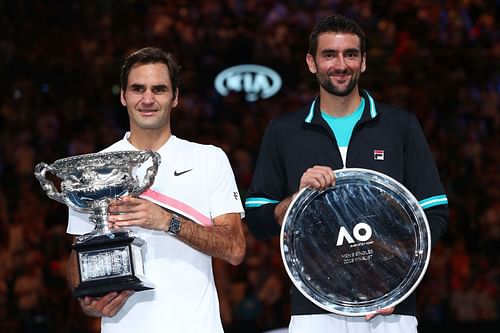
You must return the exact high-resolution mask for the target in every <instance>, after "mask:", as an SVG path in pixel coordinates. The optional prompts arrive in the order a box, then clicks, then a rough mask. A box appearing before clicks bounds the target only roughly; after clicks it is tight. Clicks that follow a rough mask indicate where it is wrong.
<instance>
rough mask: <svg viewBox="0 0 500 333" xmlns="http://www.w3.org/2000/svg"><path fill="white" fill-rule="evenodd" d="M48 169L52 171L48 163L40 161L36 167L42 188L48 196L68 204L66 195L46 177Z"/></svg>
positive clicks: (36, 175)
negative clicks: (65, 198)
mask: <svg viewBox="0 0 500 333" xmlns="http://www.w3.org/2000/svg"><path fill="white" fill-rule="evenodd" d="M47 170H49V171H50V166H49V165H48V164H47V163H44V162H41V163H38V164H37V165H36V167H35V177H36V179H37V180H38V182H40V185H41V186H42V189H43V190H44V191H45V193H47V196H48V197H49V198H51V199H53V200H57V201H59V202H60V203H63V204H66V201H65V200H64V196H63V195H62V194H61V193H60V192H58V191H57V188H56V187H55V185H54V183H53V182H52V181H50V180H48V179H47V178H45V173H46V172H47Z"/></svg>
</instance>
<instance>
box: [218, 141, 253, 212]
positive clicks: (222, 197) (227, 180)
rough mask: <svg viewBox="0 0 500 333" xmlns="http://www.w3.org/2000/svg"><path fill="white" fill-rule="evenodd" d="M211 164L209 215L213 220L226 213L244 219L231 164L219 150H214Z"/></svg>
mask: <svg viewBox="0 0 500 333" xmlns="http://www.w3.org/2000/svg"><path fill="white" fill-rule="evenodd" d="M213 158H214V163H213V165H212V166H213V169H212V173H213V177H211V179H210V215H211V218H212V219H213V218H215V217H217V216H219V215H223V214H228V213H240V215H241V218H244V217H245V211H244V209H243V205H242V204H241V198H240V194H239V191H238V187H237V185H236V181H235V178H234V174H233V169H232V168H231V164H230V163H229V160H228V158H227V156H226V154H225V153H224V151H223V150H222V149H220V148H218V149H217V150H216V154H215V156H213Z"/></svg>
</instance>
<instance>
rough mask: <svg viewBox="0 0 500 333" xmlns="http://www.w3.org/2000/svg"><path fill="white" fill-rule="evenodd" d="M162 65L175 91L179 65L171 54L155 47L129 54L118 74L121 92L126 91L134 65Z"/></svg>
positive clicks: (177, 82)
mask: <svg viewBox="0 0 500 333" xmlns="http://www.w3.org/2000/svg"><path fill="white" fill-rule="evenodd" d="M156 63H163V64H165V65H166V66H167V68H168V73H169V75H170V81H172V89H173V92H174V94H175V91H176V90H177V88H178V85H179V71H180V68H179V65H178V64H177V60H176V59H175V57H174V56H173V54H171V53H169V52H165V51H163V50H162V49H159V48H156V47H145V48H143V49H140V50H137V51H135V52H133V53H131V54H130V55H129V56H127V58H125V62H124V63H123V66H122V70H121V73H120V84H121V88H122V90H123V91H125V90H127V84H128V76H129V74H130V70H131V69H132V67H133V66H134V65H135V64H156Z"/></svg>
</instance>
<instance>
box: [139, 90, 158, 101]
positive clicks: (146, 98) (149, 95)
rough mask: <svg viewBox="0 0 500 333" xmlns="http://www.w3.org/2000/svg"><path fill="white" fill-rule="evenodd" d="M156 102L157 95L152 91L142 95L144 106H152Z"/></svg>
mask: <svg viewBox="0 0 500 333" xmlns="http://www.w3.org/2000/svg"><path fill="white" fill-rule="evenodd" d="M154 101H155V95H154V94H153V92H152V91H151V90H146V91H145V92H144V94H143V95H142V102H143V103H144V104H152V103H154Z"/></svg>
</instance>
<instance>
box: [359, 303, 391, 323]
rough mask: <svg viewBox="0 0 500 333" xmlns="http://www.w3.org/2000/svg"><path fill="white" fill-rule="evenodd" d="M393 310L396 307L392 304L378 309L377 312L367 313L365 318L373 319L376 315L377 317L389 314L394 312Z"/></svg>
mask: <svg viewBox="0 0 500 333" xmlns="http://www.w3.org/2000/svg"><path fill="white" fill-rule="evenodd" d="M393 312H394V307H393V306H391V307H390V308H385V309H379V310H377V311H376V313H370V314H367V315H366V316H365V320H371V319H373V318H374V317H376V316H378V315H382V316H388V315H390V314H392V313H393Z"/></svg>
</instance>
